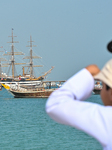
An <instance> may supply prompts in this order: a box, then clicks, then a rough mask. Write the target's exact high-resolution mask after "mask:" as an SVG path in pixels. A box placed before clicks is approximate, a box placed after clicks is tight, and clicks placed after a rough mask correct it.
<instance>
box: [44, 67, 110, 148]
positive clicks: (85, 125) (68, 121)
mask: <svg viewBox="0 0 112 150" xmlns="http://www.w3.org/2000/svg"><path fill="white" fill-rule="evenodd" d="M93 88H94V79H93V77H92V75H91V74H90V73H89V71H88V70H86V69H85V68H84V69H82V70H81V71H79V72H78V73H77V74H75V75H74V76H73V77H71V78H70V79H69V80H67V81H66V82H65V83H64V84H63V86H62V87H61V88H59V89H58V90H55V91H54V92H53V93H52V94H51V95H50V97H49V98H48V100H47V103H46V112H47V114H48V115H49V116H50V117H51V118H52V119H54V120H55V121H56V122H58V123H61V124H65V125H70V126H72V127H75V128H77V129H79V130H82V131H84V132H86V133H87V134H89V135H91V136H92V137H94V138H95V139H97V140H98V141H99V142H100V144H101V145H102V147H103V149H104V150H112V107H111V106H103V105H100V104H95V103H91V102H87V101H83V100H85V99H87V98H89V96H90V95H91V93H92V91H93Z"/></svg>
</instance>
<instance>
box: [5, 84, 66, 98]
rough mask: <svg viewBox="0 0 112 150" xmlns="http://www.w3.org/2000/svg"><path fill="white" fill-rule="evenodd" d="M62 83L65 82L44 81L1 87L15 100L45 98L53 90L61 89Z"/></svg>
mask: <svg viewBox="0 0 112 150" xmlns="http://www.w3.org/2000/svg"><path fill="white" fill-rule="evenodd" d="M64 82H65V81H44V82H40V83H38V84H37V83H35V84H30V85H25V84H23V85H21V84H19V83H17V84H14V85H12V86H9V85H8V84H2V86H3V87H4V88H5V89H6V90H8V91H9V92H10V93H11V94H12V95H13V96H14V97H15V98H47V97H49V96H50V94H51V93H52V92H53V91H54V90H56V89H58V88H59V87H61V86H60V85H62V84H63V83H64ZM54 83H55V84H54ZM58 85H59V86H58Z"/></svg>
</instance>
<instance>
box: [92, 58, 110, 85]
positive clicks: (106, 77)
mask: <svg viewBox="0 0 112 150" xmlns="http://www.w3.org/2000/svg"><path fill="white" fill-rule="evenodd" d="M94 79H99V80H101V81H103V82H104V83H105V84H107V85H108V86H109V87H110V88H112V59H111V60H109V61H108V62H107V63H106V64H105V66H104V67H103V69H102V70H101V71H100V72H99V73H98V74H97V75H95V76H94Z"/></svg>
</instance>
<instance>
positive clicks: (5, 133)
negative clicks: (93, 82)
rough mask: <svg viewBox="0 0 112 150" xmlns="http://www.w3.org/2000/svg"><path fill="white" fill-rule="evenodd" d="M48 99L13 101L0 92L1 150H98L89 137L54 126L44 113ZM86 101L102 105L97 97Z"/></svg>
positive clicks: (73, 130)
mask: <svg viewBox="0 0 112 150" xmlns="http://www.w3.org/2000/svg"><path fill="white" fill-rule="evenodd" d="M46 100H47V99H37V98H29V99H26V98H24V99H23V98H19V99H17V98H13V96H12V95H11V94H10V93H8V92H7V91H6V90H5V89H2V91H0V150H101V149H102V148H101V146H100V144H99V143H98V142H97V141H96V140H95V139H93V138H92V137H90V136H88V135H86V134H85V133H83V132H81V131H78V130H76V129H74V128H72V127H69V126H64V125H60V124H57V123H55V122H54V121H53V120H51V119H50V118H49V117H48V116H47V114H46V113H45V109H44V108H45V103H46ZM88 101H92V102H97V103H101V99H100V96H99V95H92V96H91V97H90V98H89V99H88Z"/></svg>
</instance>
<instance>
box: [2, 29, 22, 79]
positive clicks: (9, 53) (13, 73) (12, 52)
mask: <svg viewBox="0 0 112 150" xmlns="http://www.w3.org/2000/svg"><path fill="white" fill-rule="evenodd" d="M9 37H12V41H11V42H7V43H12V45H11V52H7V53H6V54H4V55H11V60H10V61H11V63H8V64H6V65H10V66H12V78H13V79H14V77H15V65H20V64H25V63H15V59H14V55H24V54H23V53H22V52H14V43H19V42H18V41H14V40H13V39H14V37H17V36H14V35H13V29H12V35H11V36H9Z"/></svg>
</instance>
